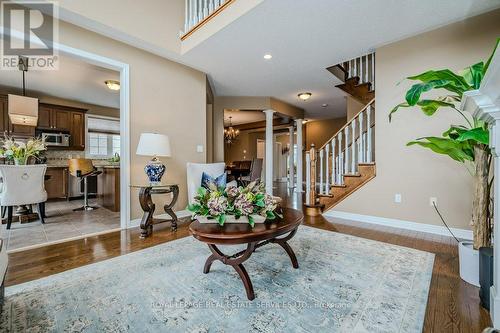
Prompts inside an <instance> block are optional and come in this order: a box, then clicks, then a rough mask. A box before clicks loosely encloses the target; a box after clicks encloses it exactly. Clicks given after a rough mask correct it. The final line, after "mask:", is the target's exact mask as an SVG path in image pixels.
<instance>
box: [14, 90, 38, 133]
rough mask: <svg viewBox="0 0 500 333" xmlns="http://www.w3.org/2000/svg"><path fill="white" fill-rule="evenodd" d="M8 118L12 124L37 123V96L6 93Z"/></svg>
mask: <svg viewBox="0 0 500 333" xmlns="http://www.w3.org/2000/svg"><path fill="white" fill-rule="evenodd" d="M8 103H9V118H10V122H11V123H12V124H14V125H28V126H36V125H37V123H38V98H32V97H26V96H19V95H10V94H9V95H8Z"/></svg>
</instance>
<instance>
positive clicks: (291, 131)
mask: <svg viewBox="0 0 500 333" xmlns="http://www.w3.org/2000/svg"><path fill="white" fill-rule="evenodd" d="M288 130H289V135H290V152H289V153H288V168H289V169H288V170H289V179H288V187H289V188H294V187H295V167H294V165H295V164H294V163H293V162H294V160H295V149H293V145H294V136H295V134H294V133H295V128H294V127H293V126H290V127H289V128H288Z"/></svg>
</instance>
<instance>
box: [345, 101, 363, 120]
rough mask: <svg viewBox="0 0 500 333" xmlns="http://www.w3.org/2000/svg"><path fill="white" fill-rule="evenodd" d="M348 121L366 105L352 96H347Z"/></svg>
mask: <svg viewBox="0 0 500 333" xmlns="http://www.w3.org/2000/svg"><path fill="white" fill-rule="evenodd" d="M345 99H346V107H347V121H350V120H351V119H352V118H353V117H354V116H355V115H356V114H357V113H358V112H359V111H361V109H362V108H364V107H365V105H364V104H363V103H361V102H358V100H357V99H355V98H354V97H352V96H346V98H345Z"/></svg>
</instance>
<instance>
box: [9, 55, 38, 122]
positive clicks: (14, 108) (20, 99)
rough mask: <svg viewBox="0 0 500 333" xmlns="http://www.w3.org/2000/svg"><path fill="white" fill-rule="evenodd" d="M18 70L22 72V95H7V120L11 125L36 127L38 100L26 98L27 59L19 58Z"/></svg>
mask: <svg viewBox="0 0 500 333" xmlns="http://www.w3.org/2000/svg"><path fill="white" fill-rule="evenodd" d="M18 67H19V70H20V71H22V72H23V95H22V96H19V95H13V94H9V95H8V105H9V111H8V113H9V119H10V122H11V123H12V124H13V125H26V126H36V125H37V123H38V98H32V97H26V77H25V75H26V72H27V71H28V58H27V57H23V56H19V65H18Z"/></svg>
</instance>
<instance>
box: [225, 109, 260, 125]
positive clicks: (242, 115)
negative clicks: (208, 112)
mask: <svg viewBox="0 0 500 333" xmlns="http://www.w3.org/2000/svg"><path fill="white" fill-rule="evenodd" d="M229 117H232V118H231V122H232V124H233V125H241V124H248V123H253V122H256V121H262V120H266V115H265V114H264V112H262V111H254V110H224V126H229Z"/></svg>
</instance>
